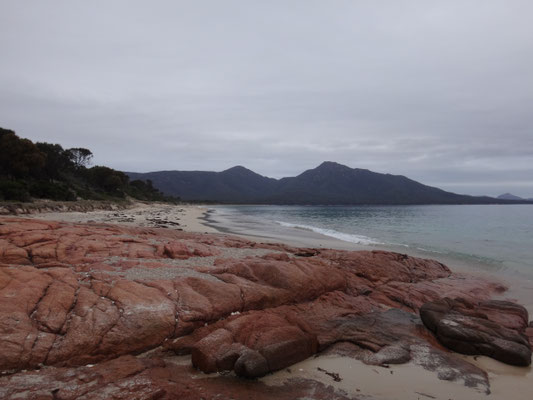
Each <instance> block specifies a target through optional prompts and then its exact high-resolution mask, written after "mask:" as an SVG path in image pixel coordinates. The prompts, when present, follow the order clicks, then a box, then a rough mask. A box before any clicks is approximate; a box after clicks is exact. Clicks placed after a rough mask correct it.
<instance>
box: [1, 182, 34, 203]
mask: <svg viewBox="0 0 533 400" xmlns="http://www.w3.org/2000/svg"><path fill="white" fill-rule="evenodd" d="M0 200H16V201H31V198H30V194H29V193H28V190H27V189H26V185H24V184H23V183H20V182H16V181H10V180H0Z"/></svg>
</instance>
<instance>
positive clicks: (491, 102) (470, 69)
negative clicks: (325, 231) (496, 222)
mask: <svg viewBox="0 0 533 400" xmlns="http://www.w3.org/2000/svg"><path fill="white" fill-rule="evenodd" d="M532 16H533V2H532V1H530V0H524V1H516V0H498V1H497V0H476V1H469V0H458V1H450V0H446V1H444V0H442V1H427V0H420V1H397V0H390V1H384V0H383V1H379V0H368V1H356V0H348V1H337V0H323V1H310V0H302V1H295V0H292V1H291V0H282V1H272V0H269V1H259V0H256V1H252V0H242V1H227V0H225V1H219V0H213V1H201V0H194V1H192V0H191V1H132V0H127V1H113V0H105V1H94V0H92V1H74V0H65V1H55V0H54V1H53V0H48V1H41V0H36V1H29V0H25V1H21V0H0V126H2V127H4V128H10V129H13V130H15V131H16V132H17V133H18V134H19V135H20V136H22V137H27V138H30V139H32V140H34V141H47V142H55V143H60V144H61V145H63V147H66V148H68V147H87V148H89V149H91V150H92V151H93V153H94V154H95V157H94V163H95V164H101V165H108V166H111V167H113V168H116V169H120V170H126V171H139V172H147V171H155V170H163V169H179V170H218V171H220V170H224V169H227V168H229V167H232V166H234V165H244V166H246V167H248V168H250V169H252V170H254V171H256V172H258V173H260V174H262V175H266V176H271V177H282V176H294V175H297V174H299V173H301V172H302V171H304V170H305V169H309V168H313V167H315V166H317V165H318V164H320V163H321V162H322V161H324V160H330V161H337V162H339V163H342V164H346V165H348V166H350V167H358V168H368V169H371V170H374V171H377V172H389V173H394V174H402V175H406V176H408V177H410V178H413V179H415V180H418V181H421V182H423V183H425V184H430V185H434V186H439V187H442V188H443V189H446V190H451V191H455V192H460V193H468V194H489V195H498V194H501V193H503V192H507V191H509V192H512V193H514V194H517V195H521V196H527V197H533V22H532V21H533V20H532Z"/></svg>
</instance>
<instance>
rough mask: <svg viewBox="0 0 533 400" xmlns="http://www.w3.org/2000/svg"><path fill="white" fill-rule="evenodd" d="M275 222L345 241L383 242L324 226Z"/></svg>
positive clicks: (360, 242)
mask: <svg viewBox="0 0 533 400" xmlns="http://www.w3.org/2000/svg"><path fill="white" fill-rule="evenodd" d="M276 222H277V223H278V224H280V225H281V226H285V227H287V228H296V229H304V230H307V231H311V232H316V233H319V234H321V235H324V236H330V237H332V238H335V239H339V240H343V241H345V242H350V243H356V244H363V245H372V244H385V243H382V242H378V241H377V240H374V239H372V238H369V237H367V236H362V235H354V234H349V233H342V232H338V231H336V230H334V229H324V228H318V227H316V226H310V225H302V224H291V223H289V222H283V221H276Z"/></svg>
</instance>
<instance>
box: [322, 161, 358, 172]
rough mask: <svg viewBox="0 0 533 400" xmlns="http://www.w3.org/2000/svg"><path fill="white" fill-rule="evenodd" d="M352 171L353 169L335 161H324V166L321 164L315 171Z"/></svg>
mask: <svg viewBox="0 0 533 400" xmlns="http://www.w3.org/2000/svg"><path fill="white" fill-rule="evenodd" d="M351 169H352V168H350V167H347V166H346V165H342V164H339V163H336V162H334V161H324V162H323V163H322V164H320V165H319V166H318V167H316V168H315V170H322V171H340V170H351Z"/></svg>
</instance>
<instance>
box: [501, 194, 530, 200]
mask: <svg viewBox="0 0 533 400" xmlns="http://www.w3.org/2000/svg"><path fill="white" fill-rule="evenodd" d="M498 199H501V200H524V199H522V198H521V197H518V196H515V195H514V194H511V193H504V194H500V195H499V196H498Z"/></svg>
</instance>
